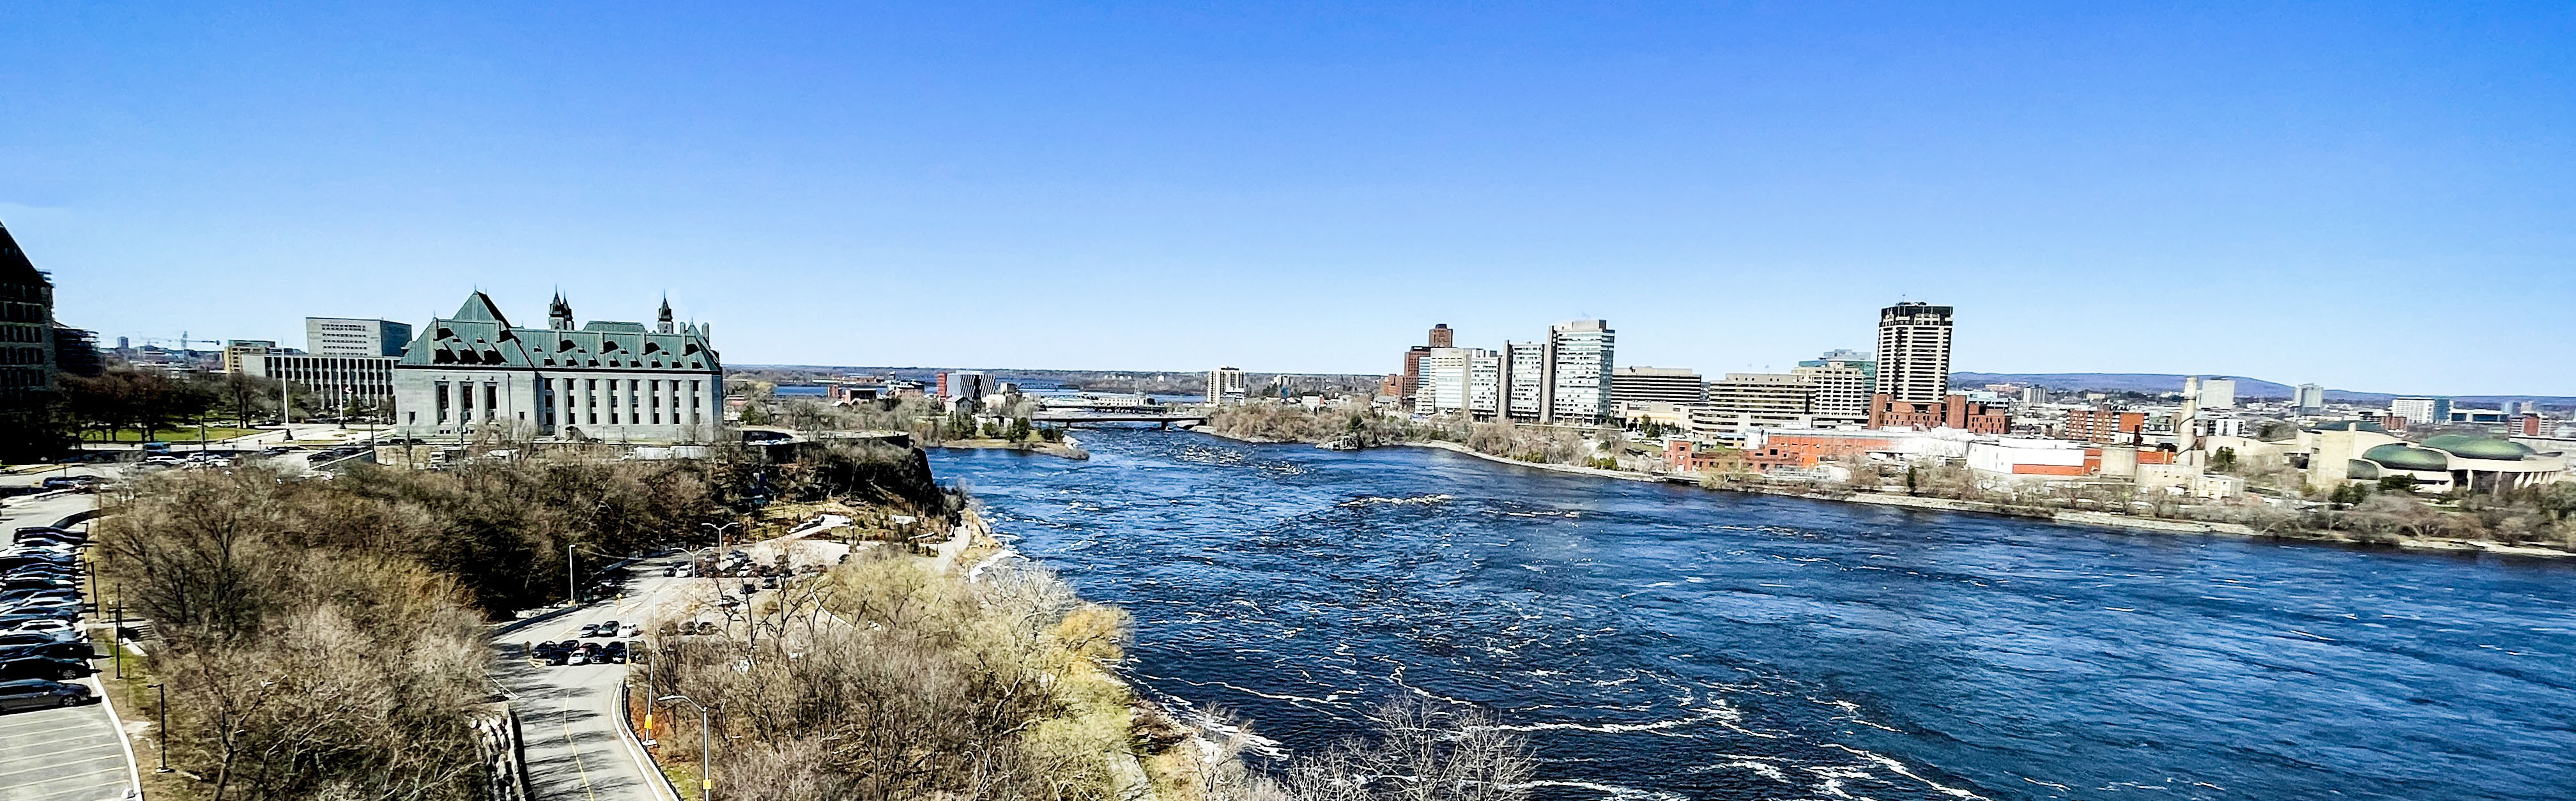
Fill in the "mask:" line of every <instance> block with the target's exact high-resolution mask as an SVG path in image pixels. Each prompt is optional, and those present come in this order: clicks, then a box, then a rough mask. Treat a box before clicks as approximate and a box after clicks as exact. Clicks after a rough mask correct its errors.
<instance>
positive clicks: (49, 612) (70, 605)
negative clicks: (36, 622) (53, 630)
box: [0, 598, 83, 617]
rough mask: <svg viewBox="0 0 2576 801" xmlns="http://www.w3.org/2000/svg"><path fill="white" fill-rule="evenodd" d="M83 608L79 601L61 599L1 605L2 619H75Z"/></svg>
mask: <svg viewBox="0 0 2576 801" xmlns="http://www.w3.org/2000/svg"><path fill="white" fill-rule="evenodd" d="M82 607H83V604H82V603H81V602H79V601H66V600H63V599H60V598H48V599H45V600H41V601H18V602H15V603H0V617H20V616H28V615H41V616H45V617H73V616H77V615H79V614H80V612H81V609H82Z"/></svg>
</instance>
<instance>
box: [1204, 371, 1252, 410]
mask: <svg viewBox="0 0 2576 801" xmlns="http://www.w3.org/2000/svg"><path fill="white" fill-rule="evenodd" d="M1246 386H1247V385H1246V383H1245V381H1244V378H1243V370H1241V369H1240V368H1234V367H1219V368H1216V369H1214V370H1209V371H1208V374H1207V390H1206V393H1207V402H1209V403H1227V402H1230V401H1239V400H1243V398H1244V394H1245V393H1246V392H1247V391H1248V390H1247V389H1246Z"/></svg>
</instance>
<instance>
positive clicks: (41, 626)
mask: <svg viewBox="0 0 2576 801" xmlns="http://www.w3.org/2000/svg"><path fill="white" fill-rule="evenodd" d="M78 630H79V627H77V626H73V625H72V622H71V621H69V620H22V621H19V622H18V625H17V626H16V627H15V628H11V629H8V630H5V631H0V634H23V633H27V632H38V631H43V632H71V631H78Z"/></svg>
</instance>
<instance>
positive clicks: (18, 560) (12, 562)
mask: <svg viewBox="0 0 2576 801" xmlns="http://www.w3.org/2000/svg"><path fill="white" fill-rule="evenodd" d="M79 562H80V560H78V559H75V558H72V557H71V556H69V555H61V556H57V555H53V554H11V555H8V556H0V572H6V573H15V572H17V571H18V570H19V569H20V568H28V567H60V568H65V569H78V567H79Z"/></svg>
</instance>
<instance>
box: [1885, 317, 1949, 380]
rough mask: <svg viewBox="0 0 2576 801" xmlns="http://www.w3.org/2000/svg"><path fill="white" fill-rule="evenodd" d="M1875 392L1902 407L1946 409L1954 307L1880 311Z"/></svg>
mask: <svg viewBox="0 0 2576 801" xmlns="http://www.w3.org/2000/svg"><path fill="white" fill-rule="evenodd" d="M1872 391H1873V392H1875V393H1879V394H1884V395H1886V396H1888V397H1889V398H1890V399H1893V400H1895V401H1898V402H1900V403H1940V402H1942V397H1943V396H1945V395H1948V394H1950V307H1948V306H1934V305H1932V304H1929V303H1899V304H1896V305H1894V306H1889V307H1887V308H1884V309H1880V310H1879V311H1878V365H1877V379H1876V381H1874V382H1873V387H1872Z"/></svg>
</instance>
